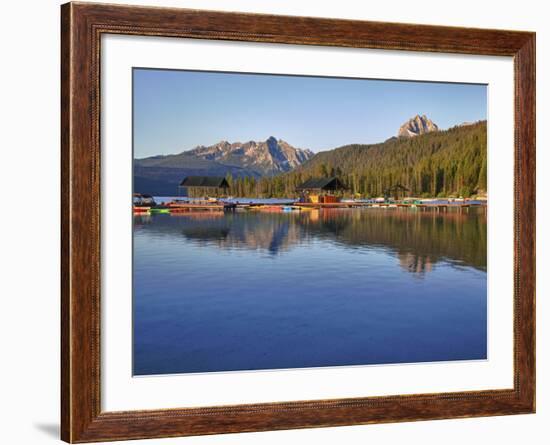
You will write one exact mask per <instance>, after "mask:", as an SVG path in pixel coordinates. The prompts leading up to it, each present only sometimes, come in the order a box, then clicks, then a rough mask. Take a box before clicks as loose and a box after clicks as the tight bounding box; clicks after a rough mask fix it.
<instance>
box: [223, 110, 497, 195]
mask: <svg viewBox="0 0 550 445" xmlns="http://www.w3.org/2000/svg"><path fill="white" fill-rule="evenodd" d="M319 176H339V177H340V178H341V179H342V180H343V181H344V182H345V183H346V184H347V186H348V187H349V192H350V193H353V194H355V193H358V194H361V195H363V196H380V195H382V194H383V193H384V190H386V189H387V188H389V187H392V186H394V185H396V184H401V185H403V186H405V187H407V188H408V189H409V193H408V194H410V195H414V196H421V195H425V196H428V195H429V196H437V195H440V196H449V195H452V194H454V195H462V196H470V195H472V194H473V193H482V192H484V191H486V190H487V123H486V121H482V122H477V123H475V124H472V125H467V126H456V127H453V128H451V129H449V130H446V131H429V132H427V133H425V134H419V135H417V136H415V137H399V138H391V139H388V140H387V141H386V142H383V143H380V144H372V145H361V144H353V145H346V146H343V147H339V148H336V149H334V150H329V151H323V152H320V153H317V154H316V155H315V156H313V157H312V158H311V159H310V160H309V161H307V162H306V163H304V164H303V165H302V166H300V167H298V168H296V169H295V170H294V171H292V172H290V173H287V174H285V175H282V176H277V177H274V178H270V179H262V180H260V181H256V180H252V181H251V180H248V183H247V184H246V186H245V184H243V182H244V180H239V181H235V184H234V189H236V190H237V191H238V192H240V193H242V194H250V195H255V194H261V195H264V196H288V195H294V194H295V189H296V186H297V185H298V184H300V183H301V182H302V181H304V180H306V179H308V178H311V177H319ZM233 193H234V194H236V192H233Z"/></svg>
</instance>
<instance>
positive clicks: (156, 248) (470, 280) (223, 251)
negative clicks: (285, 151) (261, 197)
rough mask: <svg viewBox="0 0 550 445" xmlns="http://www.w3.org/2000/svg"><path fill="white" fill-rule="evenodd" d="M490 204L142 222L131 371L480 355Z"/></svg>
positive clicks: (137, 227) (137, 229)
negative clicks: (466, 208)
mask: <svg viewBox="0 0 550 445" xmlns="http://www.w3.org/2000/svg"><path fill="white" fill-rule="evenodd" d="M486 227H487V223H486V217H485V212H484V210H483V209H476V208H470V209H469V211H467V212H466V211H463V212H462V213H461V212H460V211H458V210H452V211H448V212H437V211H435V210H419V209H418V210H414V209H331V210H314V211H292V212H288V213H268V212H262V211H253V210H251V211H247V212H240V211H237V212H235V213H223V212H190V213H186V214H181V215H153V216H135V217H134V254H133V255H134V262H133V291H134V292H133V342H134V343H133V345H134V347H133V354H134V355H133V366H134V368H133V370H134V374H135V375H152V374H172V373H192V372H216V371H238V370H262V369H282V368H309V367H322V366H344V365H369V364H387V363H414V362H439V361H448V360H482V359H486V357H487V272H486V269H487V253H486V249H487V234H486V231H487V228H486Z"/></svg>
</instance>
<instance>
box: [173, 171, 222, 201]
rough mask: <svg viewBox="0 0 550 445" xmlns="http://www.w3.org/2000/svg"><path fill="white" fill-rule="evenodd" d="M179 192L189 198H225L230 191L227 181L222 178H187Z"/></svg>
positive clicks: (180, 186)
mask: <svg viewBox="0 0 550 445" xmlns="http://www.w3.org/2000/svg"><path fill="white" fill-rule="evenodd" d="M178 190H179V191H180V194H181V192H184V194H186V195H187V196H191V197H197V196H201V197H202V196H216V197H219V196H225V195H227V191H228V190H229V183H228V182H227V179H225V178H224V177H221V176H186V177H185V178H183V180H182V181H181V182H180V185H179V186H178Z"/></svg>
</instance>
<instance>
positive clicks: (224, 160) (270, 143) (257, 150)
mask: <svg viewBox="0 0 550 445" xmlns="http://www.w3.org/2000/svg"><path fill="white" fill-rule="evenodd" d="M312 156H313V152H311V151H310V150H303V149H300V148H295V147H293V146H292V145H290V144H288V143H287V142H285V141H283V140H281V139H279V140H277V139H276V138H274V137H270V138H268V139H267V140H265V141H261V142H256V141H249V142H245V143H241V142H234V143H229V142H227V141H221V142H219V143H217V144H215V145H212V146H208V147H205V146H199V147H196V148H194V149H192V150H188V151H184V152H183V153H180V154H177V155H167V156H152V157H149V158H144V159H136V160H135V161H134V191H135V192H138V193H151V194H174V193H175V192H176V190H177V185H178V184H179V182H180V181H181V180H182V179H183V178H184V177H185V176H190V175H204V176H228V175H230V176H232V177H236V178H243V177H252V178H259V177H261V176H272V175H276V174H279V173H285V172H289V171H291V170H292V169H294V168H296V167H298V166H300V165H302V164H303V163H304V162H306V161H307V160H308V159H310V158H311V157H312Z"/></svg>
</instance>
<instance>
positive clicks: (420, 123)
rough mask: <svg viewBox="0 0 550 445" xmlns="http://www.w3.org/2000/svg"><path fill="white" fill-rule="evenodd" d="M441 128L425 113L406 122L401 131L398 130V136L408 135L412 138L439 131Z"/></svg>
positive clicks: (400, 128)
mask: <svg viewBox="0 0 550 445" xmlns="http://www.w3.org/2000/svg"><path fill="white" fill-rule="evenodd" d="M438 130H439V128H438V127H437V125H436V124H435V123H434V122H432V121H431V120H430V119H428V117H426V115H425V114H423V115H422V116H420V115H418V114H417V115H416V116H414V117H412V118H411V119H409V120H408V121H407V122H405V123H404V124H403V125H401V127H399V131H398V132H397V136H398V137H407V138H412V137H415V136H418V135H420V134H425V133H430V132H432V131H438Z"/></svg>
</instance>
